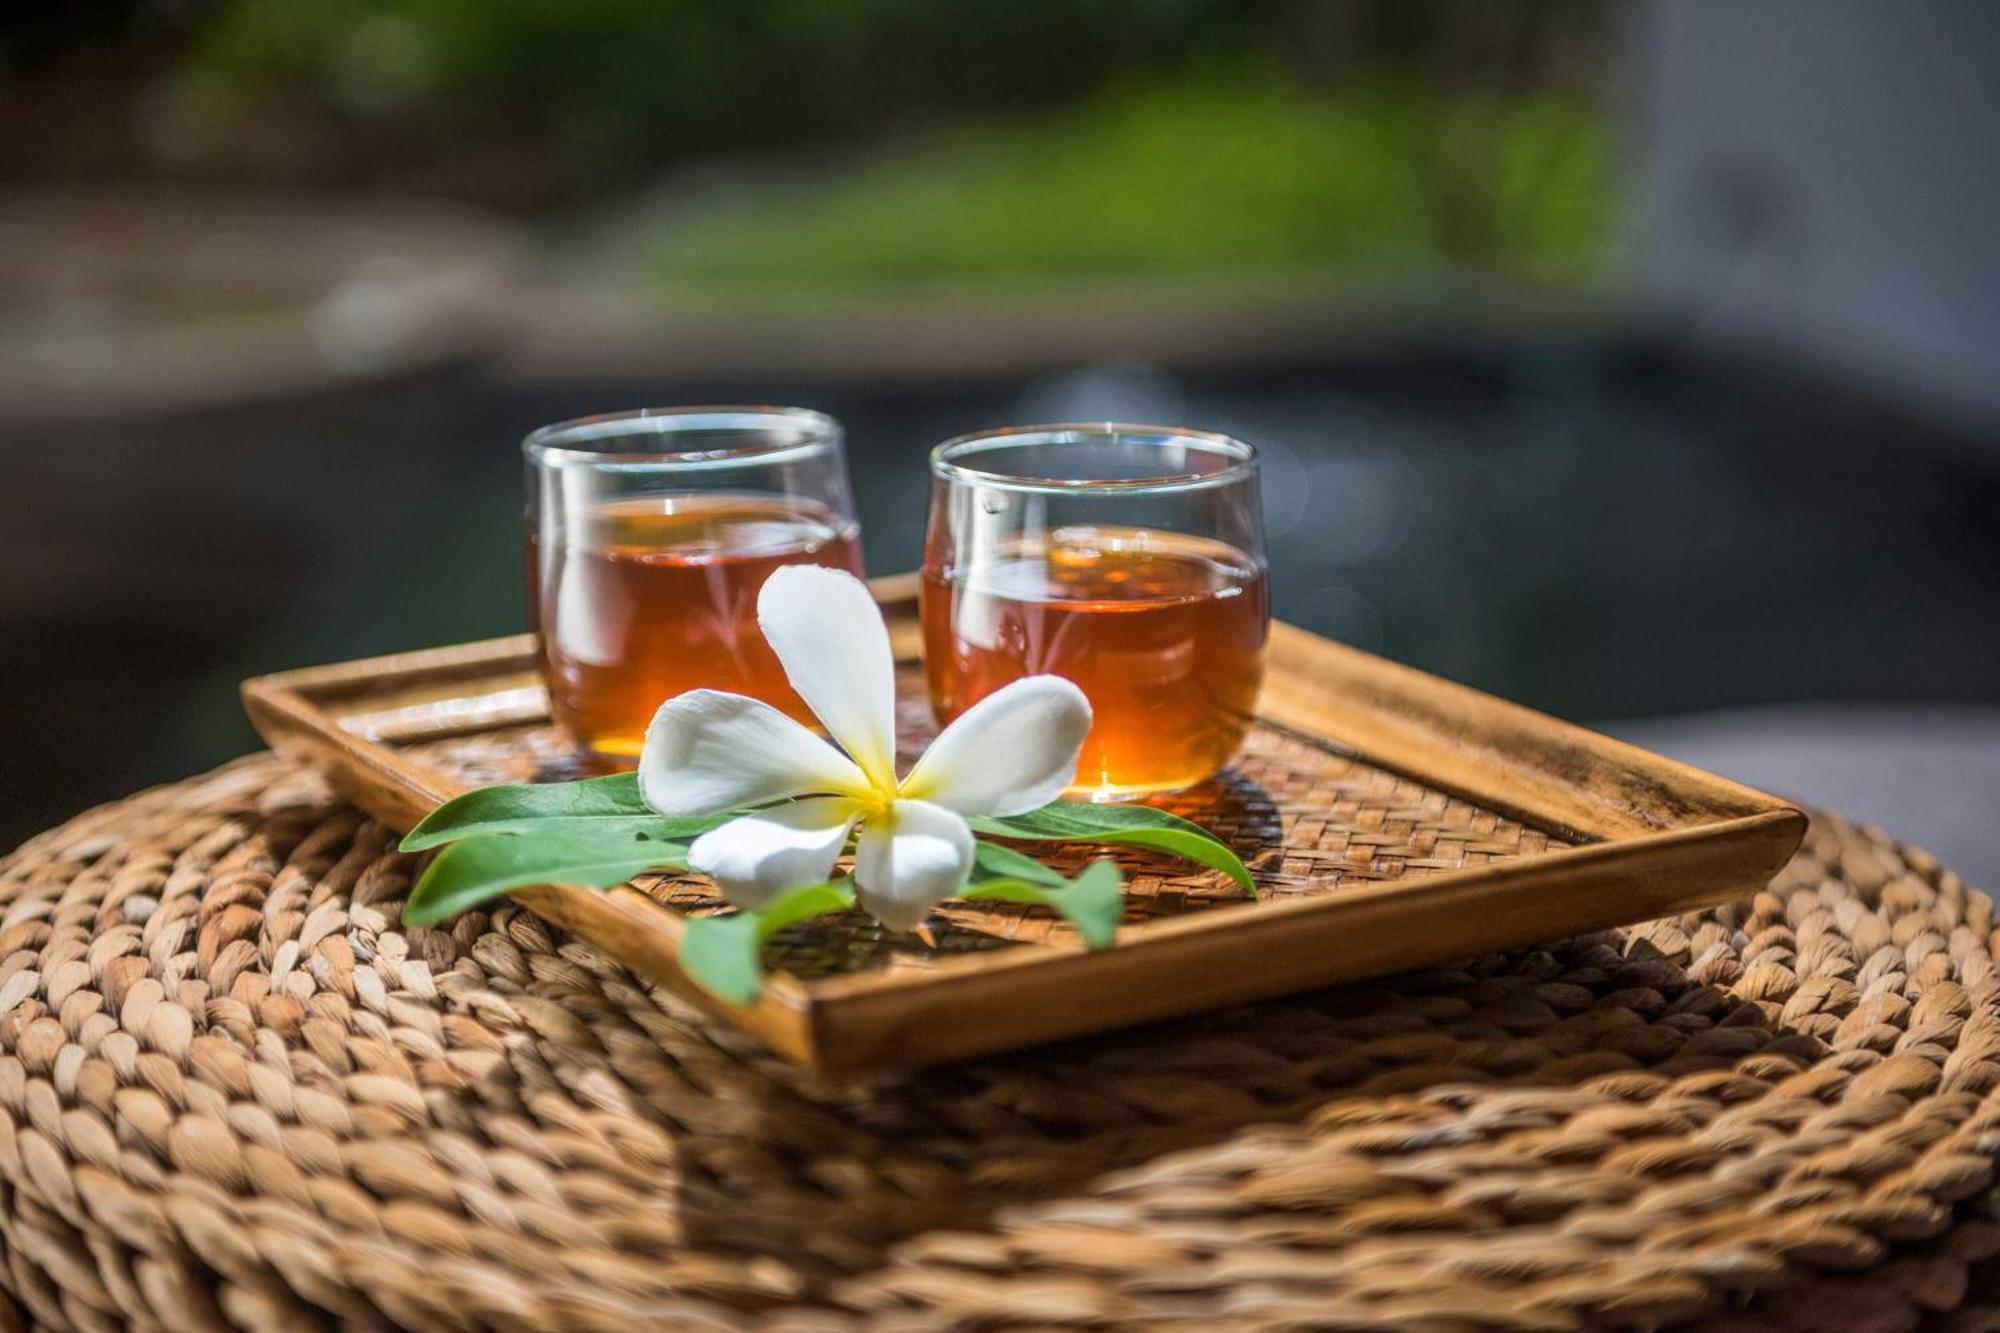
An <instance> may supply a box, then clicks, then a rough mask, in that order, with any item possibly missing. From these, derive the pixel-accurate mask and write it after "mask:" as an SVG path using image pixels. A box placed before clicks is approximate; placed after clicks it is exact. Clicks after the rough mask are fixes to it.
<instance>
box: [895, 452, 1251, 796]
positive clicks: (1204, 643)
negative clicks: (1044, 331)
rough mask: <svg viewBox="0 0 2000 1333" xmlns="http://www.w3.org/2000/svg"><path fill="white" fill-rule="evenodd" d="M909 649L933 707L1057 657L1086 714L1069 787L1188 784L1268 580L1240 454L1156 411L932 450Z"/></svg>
mask: <svg viewBox="0 0 2000 1333" xmlns="http://www.w3.org/2000/svg"><path fill="white" fill-rule="evenodd" d="M931 474H932V481H931V512H930V528H929V533H928V535H927V537H926V539H925V549H924V570H923V593H922V598H923V607H922V612H923V626H924V669H925V674H926V676H927V677H928V680H929V685H930V696H931V706H932V708H933V710H934V711H935V712H936V714H937V717H938V721H939V722H940V723H944V722H949V721H950V720H951V719H952V718H954V717H956V716H958V715H959V714H960V713H962V712H964V711H965V710H966V709H967V708H968V707H970V706H971V705H972V704H974V703H976V702H977V701H979V700H980V699H982V698H984V697H985V696H986V695H988V694H991V693H992V692H993V691H994V690H997V689H999V688H1000V687H1001V686H1002V685H1005V684H1007V683H1008V682H1009V681H1012V680H1017V679H1019V678H1020V677H1022V676H1027V675H1033V674H1035V673H1038V672H1050V673H1053V674H1055V675H1059V676H1067V677H1069V678H1070V679H1071V680H1073V681H1075V682H1076V683H1077V684H1078V685H1079V686H1081V687H1082V689H1083V692H1084V693H1085V694H1086V695H1087V696H1089V698H1090V703H1091V707H1092V709H1093V710H1094V712H1095V714H1096V721H1095V723H1094V724H1093V725H1092V727H1091V731H1090V735H1089V737H1088V739H1086V741H1085V742H1084V748H1083V755H1082V758H1081V760H1080V762H1079V764H1078V766H1077V774H1076V787H1075V788H1074V789H1073V790H1072V795H1077V796H1083V797H1085V798H1087V799H1093V800H1115V799H1118V798H1121V797H1129V796H1136V795H1142V794H1145V793H1148V792H1161V791H1172V790H1177V789H1179V788H1183V787H1189V786H1192V785H1194V784H1195V783H1198V782H1201V781H1202V780H1203V779H1205V778H1207V777H1209V776H1210V775H1212V774H1213V773H1215V772H1216V771H1217V770H1218V769H1220V768H1221V767H1222V766H1223V765H1224V764H1225V763H1227V762H1228V760H1229V758H1230V756H1231V755H1233V754H1235V752H1236V750H1237V748H1238V747H1239V746H1240V745H1241V744H1242V743H1243V738H1244V736H1245V735H1246V734H1247V733H1248V731H1249V729H1250V723H1251V719H1252V716H1253V714H1254V713H1255V710H1256V705H1257V692H1258V689H1259V687H1260V686H1261V685H1262V683H1263V678H1264V648H1265V641H1266V639H1267V638H1268V637H1269V633H1270V620H1271V613H1270V597H1269V591H1268V586H1267V576H1266V565H1265V559H1264V522H1263V511H1262V507H1261V503H1260V500H1259V496H1258V485H1257V455H1256V451H1255V450H1253V449H1252V448H1251V447H1250V446H1249V445H1247V444H1244V443H1242V442H1241V441H1239V440H1232V439H1230V438H1229V437H1227V436H1224V435H1212V434H1208V433H1206V432H1203V431H1192V430H1177V429H1170V428H1167V427H1162V426H1125V425H1112V424H1105V425H1079V426H1035V427H1022V428H1014V429H1008V430H997V431H988V432H985V433H982V434H978V435H966V436H961V437H959V438H958V439H955V440H951V441H948V442H947V443H945V444H942V445H939V446H938V448H937V449H936V450H935V451H933V453H932V454H931Z"/></svg>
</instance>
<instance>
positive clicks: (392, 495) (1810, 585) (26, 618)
mask: <svg viewBox="0 0 2000 1333" xmlns="http://www.w3.org/2000/svg"><path fill="white" fill-rule="evenodd" d="M397 392H398V393H399V394H400V395H401V396H400V397H397V398H394V399H393V400H386V401H376V402H359V403H356V402H329V403H316V404H309V405H300V404H285V403H274V404H267V405H264V406H263V407H258V408H246V409H241V410H237V411H234V412H230V413H224V414H220V415H217V416H215V417H212V418H203V419H201V420H200V421H199V422H198V423H196V424H195V425H193V426H190V425H189V424H188V423H186V422H177V423H160V422H156V423H145V422H139V423H123V424H121V425H120V426H118V427H116V428H115V429H114V428H110V427H103V426H99V427H93V428H91V430H93V431H95V432H97V434H96V436H95V437H93V438H94V439H95V441H96V442H95V443H91V441H90V440H89V439H85V440H83V441H82V442H81V443H79V442H78V441H76V440H72V441H70V442H69V443H68V444H67V445H65V446H63V447H65V448H68V449H70V450H72V451H73V452H74V451H79V450H82V451H86V452H89V451H95V453H94V456H96V461H95V463H94V464H93V467H92V468H91V469H88V470H87V471H88V475H86V476H84V477H82V478H81V479H79V478H78V477H76V476H70V477H68V478H67V479H63V478H57V479H53V480H51V479H49V478H46V477H44V478H43V479H42V480H40V481H38V482H35V483H33V484H34V485H38V486H42V487H43V488H45V491H46V493H43V494H33V495H30V494H25V493H23V485H24V484H15V485H14V486H13V487H12V489H14V490H15V491H16V492H17V494H18V495H19V499H18V501H16V503H17V504H18V506H19V507H21V508H24V509H32V510H37V511H39V512H42V513H43V514H45V515H53V516H54V517H51V518H50V519H49V522H51V523H52V524H54V525H56V526H59V527H65V528H73V526H74V525H73V524H70V523H69V522H68V520H66V519H63V518H62V517H61V516H62V515H63V514H64V513H65V512H67V511H65V509H64V506H65V505H74V504H75V503H76V497H75V496H74V495H70V494H64V493H61V491H62V488H63V487H69V488H71V489H72V490H74V489H75V488H77V487H79V486H81V487H84V488H86V489H89V488H96V490H95V491H94V492H93V493H96V494H100V495H101V494H102V493H103V491H104V488H106V487H111V488H112V489H114V490H115V489H116V485H117V481H118V475H119V467H120V465H119V461H118V459H119V453H118V451H119V450H121V449H122V450H128V451H131V450H137V451H139V452H141V453H144V452H145V451H146V450H147V449H148V448H150V449H151V450H152V452H153V453H154V454H155V455H157V454H158V452H159V451H160V450H162V449H166V450H170V451H171V450H178V451H179V452H178V453H175V454H174V455H173V457H174V460H175V461H174V464H173V467H172V468H171V469H170V472H171V474H172V475H173V476H174V477H175V478H176V479H177V480H176V484H175V486H174V487H172V488H170V489H169V490H167V491H161V492H159V498H158V502H157V503H155V504H152V505H148V504H147V503H145V497H144V496H143V495H140V496H138V497H137V499H135V500H134V501H133V502H132V503H133V505H134V508H133V509H132V512H133V513H134V514H137V515H140V516H142V517H143V519H144V521H143V522H120V521H118V519H117V517H116V514H117V512H119V511H117V510H116V507H115V506H114V507H113V510H114V516H113V518H112V519H110V520H107V521H106V522H105V523H104V524H103V526H102V530H101V533H100V535H98V536H96V537H93V538H92V539H91V540H92V542H93V543H94V544H95V545H97V546H107V545H108V546H110V547H116V546H117V545H118V544H119V543H121V542H123V543H125V544H126V546H127V547H128V548H129V549H127V550H124V551H118V550H101V551H99V552H98V554H99V556H100V557H101V558H98V559H95V560H93V561H91V562H89V563H88V564H87V566H84V567H79V568H76V569H73V570H71V569H63V568H58V569H55V570H48V569H43V570H41V571H39V573H36V574H35V577H39V578H41V579H42V580H43V582H44V584H47V582H48V580H50V579H55V580H58V581H59V582H60V584H61V595H60V596H58V597H54V598H51V597H50V596H48V595H43V596H40V597H38V598H37V597H24V596H22V595H20V590H21V588H22V587H23V586H25V584H24V583H23V580H24V579H26V578H28V577H29V574H30V573H31V572H32V571H28V572H24V571H25V568H26V567H25V566H22V565H19V563H18V562H17V561H15V560H13V559H12V557H10V568H9V569H8V570H7V572H6V573H5V575H4V579H5V582H4V583H0V590H6V591H8V592H9V594H10V595H9V596H8V597H6V598H0V688H4V689H5V691H6V697H7V698H8V700H9V707H8V710H7V713H6V717H5V720H4V722H0V788H4V793H5V796H6V802H5V805H4V808H0V844H4V843H10V842H11V841H12V840H13V839H14V838H16V837H18V836H22V835H25V834H27V833H29V832H32V831H34V830H35V829H37V828H39V827H42V826H44V825H46V824H48V823H50V822H53V821H54V820H56V819H59V818H61V817H63V816H65V815H67V814H69V813H72V812H74V811H75V810H76V809H77V808H79V807H81V806H82V805H84V804H86V803H89V802H92V801H95V800H100V799H109V798H112V797H115V796H117V795H119V794H122V793H123V792H125V791H127V790H129V789H131V788H133V787H135V786H138V785H141V784H143V783H146V782H152V781H160V780H166V779H170V778H172V777H176V776H179V775H181V774H183V773H186V772H189V771H193V770H196V769H199V768H201V767H203V766H205V765H208V764H210V763H213V762H215V761H217V760H219V759H222V758H226V757H228V756H230V755H233V754H237V753H241V752H243V751H244V750H246V749H249V748H251V747H252V746H254V745H255V743H256V740H255V737H254V735H253V733H251V731H250V730H249V728H248V727H247V725H246V724H245V723H244V722H243V721H242V718H241V714H240V711H239V710H238V708H237V706H236V703H235V693H234V691H235V683H236V681H237V680H238V679H239V678H240V677H242V676H244V675H246V674H251V673H254V672H259V671H266V670H272V669H277V668H281V667H288V666H297V665H304V664H307V663H311V662H317V661H326V660H333V659H338V658H343V657H350V656H356V655H361V654H366V653H374V652H383V651H390V650H395V649H402V648H413V647H420V646H425V645H428V644H434V643H443V642H450V641H454V640H460V639H466V638H474V637H480V636H486V635H493V634H500V633H507V632H511V631H514V630H517V629H518V628H520V626H521V624H522V609H521V572H520V530H519V522H520V472H519V463H518V457H517V453H516V446H517V443H518V441H519V439H520V437H521V436H522V435H523V434H524V433H525V432H526V431H527V430H528V429H530V428H531V427H533V426H536V425H538V424H541V423H544V422H547V421H551V420H556V419H560V418H563V417H568V416H575V415H580V414H584V413H588V412H595V411H607V410H616V409H621V408H628V407H636V406H642V405H649V404H652V405H659V404H667V403H677V402H679V403H686V402H728V401H758V402H796V403H801V404H806V405H810V406H815V407H819V408H822V409H824V410H827V411H829V412H832V413H833V414H834V415H836V416H838V417H840V418H841V419H842V420H843V421H845V422H846V424H847V425H848V428H849V447H850V457H851V463H852V467H853V472H854V478H855V483H856V488H857V492H858V501H859V504H860V507H861V511H862V521H863V527H864V534H865V543H866V548H867V558H868V562H869V566H870V568H871V570H873V571H875V572H882V573H886V572H892V571H896V570H901V569H907V568H910V567H912V566H914V564H915V563H916V560H917V557H918V551H919V547H920V542H921V537H922V531H923V522H924V504H925V499H926V490H927V483H926V474H925V471H924V455H925V452H926V450H927V449H928V448H929V447H930V445H932V444H934V443H935V442H936V441H938V440H939V439H942V438H944V437H946V436H948V435H952V434H956V433H959V432H961V431H965V430H972V429H978V428H981V427H986V426H992V425H999V424H1006V423H1009V422H1025V421H1035V420H1040V421H1047V420H1063V419H1069V420H1075V419H1138V420H1152V421H1164V422H1170V423H1175V424H1186V425H1193V426H1201V427H1207V428H1211V429H1217V430H1223V431H1228V432H1230V433H1233V434H1238V435H1241V436H1243V437H1245V438H1247V439H1250V440H1252V441H1253V442H1255V443H1256V444H1258V445H1259V446H1260V448H1261V449H1262V450H1263V455H1264V466H1265V487H1266V492H1265V494H1266V505H1267V511H1268V521H1269V526H1270V535H1271V561H1272V569H1273V593H1274V599H1275V609H1276V612H1277V614H1279V615H1280V616H1282V617H1284V618H1286V619H1288V620H1292V621H1296V622H1298V623H1300V624H1303V625H1305V626H1306V627H1308V628H1310V629H1313V630H1316V631H1318V632H1320V633H1323V634H1328V635H1331V636H1332V637H1335V638H1338V639H1342V640H1345V641H1347V642H1350V643H1353V644H1356V645H1358V646H1361V647H1364V648H1368V649H1370V650H1373V651H1377V652H1382V653H1385V654H1387V655H1389V656H1391V657H1395V658H1398V659H1401V660H1403V661H1407V662H1411V663H1414V664H1415V665H1418V666H1421V667H1423V668H1425V669H1427V670H1431V671H1435V672H1438V673H1440V674H1443V675H1446V676H1449V677H1453V678H1455V679H1458V680H1463V681H1466V682H1468V683H1471V684H1474V685H1477V686H1480V687H1482V688H1484V689H1488V690H1492V691H1495V692H1497V693H1501V694H1504V695H1508V696H1511V697H1514V698H1517V699H1520V700H1522V701H1524V702H1527V703H1530V704H1532V705H1535V706H1537V707H1540V708H1544V709H1547V710H1549V711H1552V712H1555V713H1557V714H1560V715H1564V716H1570V717H1576V718H1580V719H1585V720H1591V719H1604V718H1614V717H1631V716H1649V715H1658V714H1663V713H1672V712H1677V711H1681V710H1691V709H1703V708H1713V707H1723V706H1741V705H1752V704H1760V703H1769V702H1778V701H1793V700H1815V701H1823V700H1836V701H1837V700H1871V701H1884V700H1891V701H1902V700H1920V701H1987V702H1991V701H1996V700H2000V673H1996V672H1995V671H1994V670H1993V669H1992V663H1993V662H1994V661H1995V660H1996V659H2000V448H1996V447H1995V442H1994V441H1993V440H1990V439H1983V438H1980V437H1978V436H1977V434H1976V433H1970V432H1967V431H1965V430H1962V429H1957V430H1955V429H1951V428H1947V427H1944V426H1941V425H1937V424H1933V423H1925V422H1923V421H1920V420H1917V419H1915V418H1912V417H1909V416H1906V415H1903V414H1900V413H1898V412H1897V411H1895V410H1892V409H1890V408H1889V407H1887V406H1884V405H1882V404H1879V403H1875V402H1872V401H1869V400H1867V399H1864V398H1861V397H1858V396H1856V395H1854V394H1852V393H1850V392H1848V391H1847V390H1845V389H1844V388H1843V387H1842V386H1839V385H1831V384H1823V383H1811V382H1801V381H1797V380H1793V379H1787V378H1785V377H1783V376H1780V375H1778V374H1776V373H1775V372H1773V371H1770V370H1769V369H1764V368H1757V367H1751V366H1743V365H1730V364H1690V363H1687V362H1685V361H1682V360H1678V359H1675V358H1670V357H1662V356H1659V355H1655V354H1641V353H1635V352H1633V351H1630V350H1619V349H1611V348H1604V347H1593V346H1566V347H1544V348H1532V347H1529V348H1512V349H1486V350H1483V351H1480V352H1477V353H1468V354H1465V355H1463V356H1437V357H1425V358H1419V359H1416V360H1410V359H1399V360H1395V361H1384V362H1382V363H1379V364H1361V363H1351V362H1350V363H1343V364H1342V365H1340V366H1338V367H1333V368H1328V367H1325V366H1318V367H1313V366H1301V367H1299V368H1296V369H1292V370H1285V371H1273V372H1270V373H1268V374H1263V375H1258V376H1245V375H1240V374H1238V375H1230V376H1213V377H1210V376H1195V377H1174V376H1169V375H1166V374H1163V373H1160V372H1158V371H1154V370H1149V369H1147V368H1145V367H1142V366H1118V365H1109V366H1101V367H1095V368H1088V369H1080V370H1077V371H1074V372H1068V373H1064V374H1057V375H1050V376H1044V377H1039V378H1035V379H1026V380H1024V379H1018V378H1016V379H1001V380H992V381H982V382H968V383H957V384H950V385H929V386H912V385H907V384H905V385H865V384H864V385H857V384H824V383H811V382H797V383H785V382H782V381H773V380H760V381H758V382H756V383H740V384H739V383H724V382H717V381H712V380H711V381H705V382H702V383H698V384H696V383H685V382H677V381H676V380H675V379H674V378H673V377H672V376H670V375H664V374H663V375H661V376H658V377H656V378H643V377H636V376H619V377H615V378H614V377H609V376H607V377H606V378H605V379H604V380H603V382H595V383H586V382H574V383H538V384H520V383H509V382H504V381H496V380H494V379H492V378H481V377H479V376H476V375H472V374H467V373H459V374H454V375H450V376H442V377H438V378H436V379H435V380H434V381H432V382H427V383H425V384H423V385H417V386H404V387H403V388H402V389H400V390H398V391H397ZM149 440H150V441H152V444H151V445H150V446H149V445H148V444H147V442H148V441H149ZM16 442H17V441H14V440H8V441H6V442H4V444H0V447H6V446H9V445H13V444H15V443H16ZM38 442H39V443H43V444H46V441H38ZM175 442H178V443H175ZM98 455H101V456H98ZM10 499H12V497H10ZM101 507H102V506H99V508H101ZM163 560H164V561H167V562H168V563H167V564H166V566H165V568H164V571H163V570H162V569H160V568H156V566H159V565H160V562H161V561H163ZM148 569H151V570H152V572H153V573H154V574H156V575H162V577H161V578H160V579H159V580H158V582H159V586H160V588H162V589H165V590H167V591H163V592H157V593H153V594H147V593H144V592H143V589H141V590H139V591H138V592H136V593H135V585H134V579H135V577H136V572H137V571H145V570H148ZM46 592H47V588H46V587H45V588H44V593H45V594H46ZM169 593H171V595H168V594H169Z"/></svg>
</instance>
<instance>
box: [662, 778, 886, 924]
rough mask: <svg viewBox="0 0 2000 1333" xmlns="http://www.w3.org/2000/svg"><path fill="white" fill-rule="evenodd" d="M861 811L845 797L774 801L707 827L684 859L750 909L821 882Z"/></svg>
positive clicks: (753, 909)
mask: <svg viewBox="0 0 2000 1333" xmlns="http://www.w3.org/2000/svg"><path fill="white" fill-rule="evenodd" d="M859 814H860V810H859V809H858V808H857V807H856V805H855V804H854V802H853V801H851V800H849V799H848V798H847V797H845V796H814V797H811V798H809V799H807V800H803V801H792V802H790V803H789V804H786V805H776V806H772V807H771V808H770V809H769V810H759V811H758V812H757V813H755V814H750V815H744V816H743V817H742V818H740V819H732V820H730V821H729V822H728V823H727V824H724V825H723V826H722V827H721V828H718V829H711V830H709V831H708V832H707V833H704V834H702V835H701V836H700V837H699V838H696V839H695V840H694V846H692V847H690V848H688V864H689V865H690V866H693V867H694V868H695V869H696V870H699V871H700V872H701V873H702V874H704V875H707V876H708V877H709V878H710V879H713V880H714V881H715V882H716V883H717V884H720V885H721V886H722V896H723V897H725V898H727V899H728V900H729V901H730V902H732V903H735V904H736V905H737V906H738V907H741V908H743V909H744V910H745V911H750V912H754V911H756V910H757V909H758V908H760V907H762V906H763V905H764V904H765V903H768V902H770V901H771V900H772V899H773V898H775V897H777V896H778V895H779V894H781V893H783V892H785V891H786V890H787V889H796V888H802V887H804V886H805V885H807V884H819V883H822V882H823V881H824V880H825V879H826V877H827V876H828V875H829V874H831V873H832V871H833V863H834V861H835V860H836V859H838V857H839V856H840V849H841V847H843V846H844V845H845V844H846V842H847V830H848V829H850V828H852V827H853V825H854V820H855V818H856V816H858V815H859Z"/></svg>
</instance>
